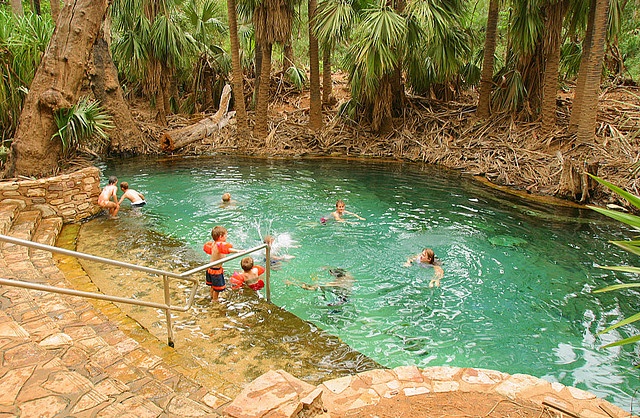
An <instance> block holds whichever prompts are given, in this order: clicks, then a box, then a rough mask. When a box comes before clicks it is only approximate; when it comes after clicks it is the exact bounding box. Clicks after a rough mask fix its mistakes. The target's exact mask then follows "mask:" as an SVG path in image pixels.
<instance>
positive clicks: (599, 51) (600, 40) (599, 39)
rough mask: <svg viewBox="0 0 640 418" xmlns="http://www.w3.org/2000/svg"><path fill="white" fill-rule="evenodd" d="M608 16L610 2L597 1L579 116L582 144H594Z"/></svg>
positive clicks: (606, 0) (579, 134) (580, 140)
mask: <svg viewBox="0 0 640 418" xmlns="http://www.w3.org/2000/svg"><path fill="white" fill-rule="evenodd" d="M608 14H609V0H595V12H594V20H593V31H592V33H593V36H592V37H591V39H592V41H591V45H590V47H589V56H588V58H587V64H586V71H587V73H586V79H585V87H584V90H583V97H582V99H581V100H582V111H581V112H580V115H579V118H580V119H579V121H578V131H577V134H578V138H577V139H578V141H579V142H582V143H592V142H593V140H594V136H595V127H596V117H597V116H598V93H599V91H600V83H601V81H602V63H603V60H604V45H605V40H606V37H607V18H608ZM583 59H584V57H583ZM581 67H582V65H581ZM581 70H582V68H581Z"/></svg>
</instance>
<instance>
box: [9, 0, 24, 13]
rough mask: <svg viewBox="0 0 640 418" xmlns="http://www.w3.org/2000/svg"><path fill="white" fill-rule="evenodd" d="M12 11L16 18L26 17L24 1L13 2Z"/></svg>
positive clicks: (16, 0)
mask: <svg viewBox="0 0 640 418" xmlns="http://www.w3.org/2000/svg"><path fill="white" fill-rule="evenodd" d="M11 11H12V12H13V14H14V15H16V16H24V8H23V7H22V0H11Z"/></svg>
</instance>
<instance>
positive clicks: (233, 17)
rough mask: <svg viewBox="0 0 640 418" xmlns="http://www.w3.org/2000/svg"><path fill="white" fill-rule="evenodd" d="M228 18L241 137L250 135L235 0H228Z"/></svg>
mask: <svg viewBox="0 0 640 418" xmlns="http://www.w3.org/2000/svg"><path fill="white" fill-rule="evenodd" d="M227 18H228V20H229V40H230V44H231V65H232V68H233V91H234V94H235V102H234V103H235V108H236V118H237V128H236V129H237V130H236V133H237V135H238V136H239V137H241V138H246V137H248V136H249V127H248V125H247V110H246V107H245V103H244V76H243V71H242V63H241V62H240V41H239V39H238V13H237V11H236V2H235V0H227Z"/></svg>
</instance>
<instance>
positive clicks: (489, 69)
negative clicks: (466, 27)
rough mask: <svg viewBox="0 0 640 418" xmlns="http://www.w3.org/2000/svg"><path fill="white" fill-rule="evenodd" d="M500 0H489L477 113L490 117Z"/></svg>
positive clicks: (482, 116) (481, 116) (480, 115)
mask: <svg viewBox="0 0 640 418" xmlns="http://www.w3.org/2000/svg"><path fill="white" fill-rule="evenodd" d="M498 1H499V0H489V14H488V16H487V32H486V37H485V40H484V57H483V60H482V74H481V76H480V97H479V98H478V108H477V109H476V115H477V116H478V117H479V118H482V119H485V118H488V117H489V115H490V114H491V91H492V90H493V89H492V87H493V65H494V56H495V53H496V43H497V42H496V40H497V36H498V17H499V11H500V9H499V3H498Z"/></svg>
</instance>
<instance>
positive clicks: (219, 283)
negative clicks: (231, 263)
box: [204, 226, 240, 302]
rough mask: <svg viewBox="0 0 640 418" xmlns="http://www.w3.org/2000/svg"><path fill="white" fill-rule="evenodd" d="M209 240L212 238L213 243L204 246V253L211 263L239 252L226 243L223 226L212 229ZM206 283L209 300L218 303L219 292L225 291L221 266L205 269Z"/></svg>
mask: <svg viewBox="0 0 640 418" xmlns="http://www.w3.org/2000/svg"><path fill="white" fill-rule="evenodd" d="M211 238H213V242H211V241H209V242H207V243H206V244H204V252H205V253H207V254H211V261H217V260H220V259H221V258H224V257H225V256H226V255H227V254H231V253H237V252H239V251H240V250H236V249H234V248H233V245H231V244H230V243H228V242H227V229H226V228H225V227H223V226H216V227H214V228H213V229H212V230H211ZM206 281H207V286H209V292H210V293H211V300H212V301H213V302H218V299H219V297H220V292H222V291H224V290H225V289H226V285H225V281H224V269H223V268H222V264H219V265H217V266H213V267H210V268H208V269H207V274H206Z"/></svg>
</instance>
